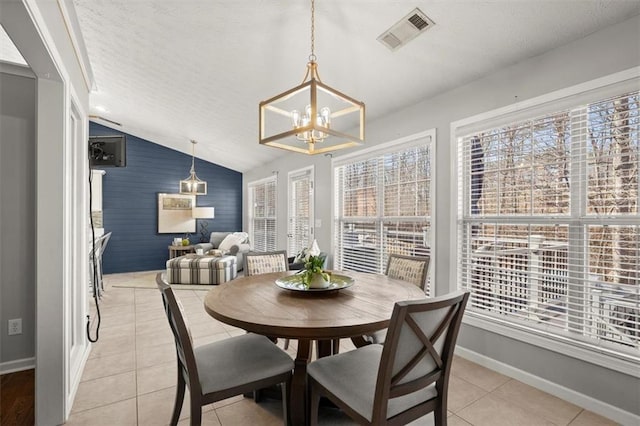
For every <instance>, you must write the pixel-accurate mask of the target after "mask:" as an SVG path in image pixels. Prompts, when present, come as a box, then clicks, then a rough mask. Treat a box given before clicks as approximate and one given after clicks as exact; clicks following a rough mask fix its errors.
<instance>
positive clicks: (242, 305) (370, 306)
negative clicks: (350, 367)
mask: <svg viewBox="0 0 640 426" xmlns="http://www.w3.org/2000/svg"><path fill="white" fill-rule="evenodd" d="M294 273H295V271H286V272H276V273H270V274H261V275H253V276H249V277H240V278H237V279H235V280H233V281H229V282H227V283H224V284H221V285H219V286H217V287H215V288H213V289H212V290H210V291H209V293H207V295H206V297H205V301H204V306H205V310H206V311H207V312H208V313H209V315H211V316H212V317H214V318H215V319H217V320H219V321H222V322H224V323H226V324H230V325H233V326H235V327H239V328H242V329H244V330H247V331H250V332H253V333H258V334H263V335H266V336H270V337H276V338H288V339H296V340H297V341H298V349H297V354H296V358H295V362H294V372H293V379H292V383H291V400H290V404H289V407H290V410H291V411H290V414H291V421H292V423H293V424H294V425H302V424H305V423H306V410H307V408H306V380H307V364H308V363H309V361H310V358H311V347H312V343H313V342H314V341H316V342H318V356H326V355H330V354H331V342H332V341H335V340H336V339H341V338H350V337H357V336H362V335H363V334H369V333H371V332H373V331H376V330H381V329H383V328H386V327H387V326H388V325H389V320H390V319H391V313H392V311H393V306H394V304H395V302H398V301H402V300H413V299H420V298H424V297H425V294H424V291H423V290H421V289H420V288H419V287H417V286H415V285H413V284H411V283H407V282H405V281H401V280H396V279H392V278H389V277H387V276H386V275H382V274H370V273H362V272H352V271H345V272H340V271H335V272H333V273H334V274H339V275H343V276H347V277H350V278H352V279H353V284H352V285H351V286H350V287H347V288H343V289H340V290H333V291H324V292H318V291H296V290H289V289H284V288H281V287H279V286H277V285H276V280H277V279H279V278H283V277H287V276H289V275H292V274H294ZM285 279H286V278H285Z"/></svg>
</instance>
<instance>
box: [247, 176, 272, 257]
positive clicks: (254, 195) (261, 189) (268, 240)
mask: <svg viewBox="0 0 640 426" xmlns="http://www.w3.org/2000/svg"><path fill="white" fill-rule="evenodd" d="M276 184H277V181H276V178H275V177H273V178H269V179H266V180H262V181H258V182H253V183H250V184H249V205H250V210H249V223H250V231H249V232H250V238H251V242H252V245H253V249H254V250H256V251H272V250H275V249H276V219H277V218H276Z"/></svg>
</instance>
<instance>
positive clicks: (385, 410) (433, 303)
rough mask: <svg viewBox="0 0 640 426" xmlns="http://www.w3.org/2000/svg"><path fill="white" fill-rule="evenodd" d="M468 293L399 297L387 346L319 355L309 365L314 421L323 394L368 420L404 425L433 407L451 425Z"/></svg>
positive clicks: (438, 418)
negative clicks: (454, 369) (454, 367)
mask: <svg viewBox="0 0 640 426" xmlns="http://www.w3.org/2000/svg"><path fill="white" fill-rule="evenodd" d="M468 298H469V292H461V291H457V292H454V293H452V294H449V295H446V296H443V297H437V298H433V299H425V300H411V301H406V302H398V303H396V304H395V306H394V308H393V314H392V317H391V324H390V326H389V332H388V334H387V339H386V341H385V343H384V345H367V346H364V347H361V348H357V349H355V350H353V351H349V352H345V353H342V354H338V355H335V356H331V357H325V358H320V359H318V360H316V361H314V362H312V363H310V364H309V366H308V368H307V377H308V386H309V393H310V424H311V425H312V426H315V425H317V424H318V406H319V403H320V398H321V397H323V396H324V397H327V398H328V399H329V400H330V401H332V402H333V403H334V404H335V405H337V406H338V407H339V408H340V409H342V410H343V411H344V412H345V413H346V414H347V415H348V416H349V417H351V418H352V419H354V420H355V421H356V422H358V423H360V424H364V425H404V424H406V423H409V422H411V421H413V420H415V419H417V418H420V417H422V416H424V415H426V414H428V413H430V412H432V411H433V412H434V416H435V424H436V425H446V424H447V394H448V385H449V376H450V373H451V363H452V361H453V351H454V348H455V344H456V340H457V337H458V331H459V329H460V323H461V321H462V315H463V313H464V309H465V306H466V304H467V300H468Z"/></svg>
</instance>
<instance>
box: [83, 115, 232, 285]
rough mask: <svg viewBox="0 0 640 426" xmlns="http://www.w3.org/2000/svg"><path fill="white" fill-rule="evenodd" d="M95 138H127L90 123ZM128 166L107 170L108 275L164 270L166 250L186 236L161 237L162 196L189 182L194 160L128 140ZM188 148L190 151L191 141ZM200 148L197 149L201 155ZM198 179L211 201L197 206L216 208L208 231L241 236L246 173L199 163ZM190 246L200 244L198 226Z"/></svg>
mask: <svg viewBox="0 0 640 426" xmlns="http://www.w3.org/2000/svg"><path fill="white" fill-rule="evenodd" d="M89 134H90V135H91V136H104V135H116V134H125V133H123V132H119V131H117V130H113V129H110V128H108V127H104V126H101V125H100V124H97V123H93V122H91V123H90V125H89ZM126 136H127V166H126V167H108V168H104V169H103V170H105V171H106V172H107V174H106V175H104V176H103V181H102V182H103V187H102V211H103V224H104V228H105V232H109V231H111V232H112V235H111V240H110V241H109V244H108V246H107V248H106V250H105V252H104V256H103V269H104V273H106V274H109V273H116V272H132V271H149V270H157V269H164V268H165V262H166V260H167V259H168V257H169V251H168V248H167V247H168V246H169V245H170V244H171V242H172V241H173V238H174V237H182V236H183V234H159V233H158V193H159V192H164V193H170V194H175V193H177V192H178V182H179V181H180V180H181V179H185V178H186V177H188V176H189V169H190V168H191V156H190V155H187V154H183V153H181V152H178V151H175V150H173V149H170V148H166V147H164V146H161V145H157V144H155V143H153V142H150V141H147V140H144V139H141V138H138V137H135V136H132V135H129V134H126ZM185 145H189V146H190V143H189V142H188V141H186V142H185ZM197 150H198V146H196V154H197ZM195 168H196V173H197V175H198V177H199V178H200V179H202V180H204V181H205V182H207V195H198V196H197V197H196V205H197V206H205V207H214V208H215V219H211V220H208V221H207V222H208V225H209V231H241V230H242V173H240V172H237V171H235V170H231V169H228V168H226V167H222V166H218V165H216V164H213V163H209V162H207V161H204V160H200V159H198V158H196V161H195ZM201 220H202V219H198V221H197V222H198V223H197V224H196V225H197V228H196V233H195V234H192V235H191V237H190V238H191V241H192V242H199V241H200V234H199V228H200V223H199V222H200V221H201Z"/></svg>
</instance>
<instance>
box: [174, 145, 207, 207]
mask: <svg viewBox="0 0 640 426" xmlns="http://www.w3.org/2000/svg"><path fill="white" fill-rule="evenodd" d="M197 143H198V142H196V141H194V140H193V139H192V140H191V144H192V145H191V171H190V172H189V173H190V174H189V177H188V178H186V179H183V180H181V181H180V193H181V194H191V195H207V182H205V181H203V180H200V179H199V178H198V176H197V175H196V169H195V166H194V163H195V155H196V144H197Z"/></svg>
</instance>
